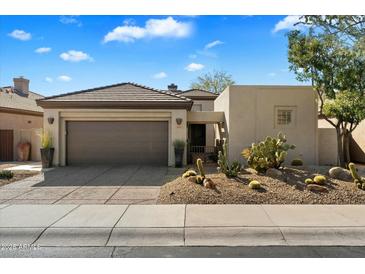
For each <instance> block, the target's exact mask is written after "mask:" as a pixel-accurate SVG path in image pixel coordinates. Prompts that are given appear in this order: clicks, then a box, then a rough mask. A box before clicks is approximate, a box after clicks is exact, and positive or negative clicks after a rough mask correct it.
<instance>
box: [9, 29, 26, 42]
mask: <svg viewBox="0 0 365 274" xmlns="http://www.w3.org/2000/svg"><path fill="white" fill-rule="evenodd" d="M8 35H9V36H10V37H13V38H14V39H18V40H21V41H27V40H30V39H32V35H31V34H30V33H29V32H25V31H24V30H20V29H16V30H13V31H12V32H11V33H9V34H8Z"/></svg>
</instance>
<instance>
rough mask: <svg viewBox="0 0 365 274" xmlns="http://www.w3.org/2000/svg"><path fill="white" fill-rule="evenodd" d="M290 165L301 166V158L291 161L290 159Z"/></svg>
mask: <svg viewBox="0 0 365 274" xmlns="http://www.w3.org/2000/svg"><path fill="white" fill-rule="evenodd" d="M291 165H292V166H302V165H303V161H302V159H299V158H297V159H293V161H291Z"/></svg>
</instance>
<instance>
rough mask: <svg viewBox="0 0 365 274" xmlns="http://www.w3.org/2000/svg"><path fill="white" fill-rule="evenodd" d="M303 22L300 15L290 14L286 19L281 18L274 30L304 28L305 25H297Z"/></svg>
mask: <svg viewBox="0 0 365 274" xmlns="http://www.w3.org/2000/svg"><path fill="white" fill-rule="evenodd" d="M299 22H303V21H301V20H300V16H299V15H288V16H286V17H285V18H284V19H282V20H280V21H279V22H277V23H276V25H275V27H274V29H273V30H272V32H278V31H281V30H294V29H303V28H305V25H303V24H300V25H295V24H296V23H299Z"/></svg>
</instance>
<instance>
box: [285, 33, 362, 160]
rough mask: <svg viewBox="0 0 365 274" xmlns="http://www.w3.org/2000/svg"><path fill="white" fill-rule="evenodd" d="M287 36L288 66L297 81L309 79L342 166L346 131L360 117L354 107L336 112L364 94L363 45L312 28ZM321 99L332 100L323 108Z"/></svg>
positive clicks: (360, 102) (345, 148)
mask: <svg viewBox="0 0 365 274" xmlns="http://www.w3.org/2000/svg"><path fill="white" fill-rule="evenodd" d="M288 37H289V51H288V60H289V63H290V70H292V71H294V72H295V74H296V76H297V79H298V80H299V81H303V82H306V81H310V82H311V84H312V87H313V89H314V90H315V91H316V92H317V95H318V100H319V114H320V115H321V116H322V117H323V118H324V119H325V120H326V121H328V123H330V124H331V125H332V126H334V127H335V129H336V132H337V143H338V158H339V163H340V165H341V166H345V164H346V162H348V161H349V157H348V155H349V147H348V138H349V133H351V132H352V131H353V130H354V129H355V128H356V126H357V125H358V123H359V122H360V121H361V120H362V119H363V117H362V115H359V113H358V111H355V112H352V111H351V112H347V113H346V114H345V113H343V114H341V113H340V112H341V111H344V110H345V108H346V107H345V105H347V106H348V105H355V104H357V103H359V104H360V105H361V104H362V102H363V100H359V99H360V98H362V97H363V96H364V90H365V89H364V88H365V54H364V53H365V51H364V45H363V43H361V41H357V42H354V43H351V44H348V43H347V41H346V40H343V39H340V38H339V36H338V35H334V34H330V33H326V32H319V33H318V34H316V35H315V34H313V32H312V31H309V33H307V34H303V33H300V32H299V31H292V32H290V33H289V35H288ZM345 91H348V92H345ZM342 93H343V95H342ZM345 98H346V99H345ZM325 100H332V101H329V103H328V105H327V106H326V111H324V106H325ZM355 101H358V102H355ZM345 102H346V104H345ZM360 107H361V106H359V108H360ZM362 107H365V106H364V105H362ZM353 115H355V116H356V117H354V116H353ZM333 118H336V119H333ZM359 118H361V120H360V121H359V120H358V119H359ZM354 121H356V122H354ZM345 155H346V158H345Z"/></svg>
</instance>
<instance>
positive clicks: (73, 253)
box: [0, 246, 365, 258]
mask: <svg viewBox="0 0 365 274" xmlns="http://www.w3.org/2000/svg"><path fill="white" fill-rule="evenodd" d="M29 257H30V258H365V246H361V247H360V246H327V247H324V246H255V247H249V246H245V247H39V248H35V249H24V248H23V249H16V248H14V249H5V248H2V249H1V248H0V258H29Z"/></svg>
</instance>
